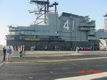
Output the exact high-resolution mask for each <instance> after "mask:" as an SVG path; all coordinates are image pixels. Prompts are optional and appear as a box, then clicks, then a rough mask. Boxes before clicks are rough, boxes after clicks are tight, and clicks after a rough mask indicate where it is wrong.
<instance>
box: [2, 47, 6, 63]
mask: <svg viewBox="0 0 107 80" xmlns="http://www.w3.org/2000/svg"><path fill="white" fill-rule="evenodd" d="M5 58H6V48H5V47H4V48H3V61H5Z"/></svg>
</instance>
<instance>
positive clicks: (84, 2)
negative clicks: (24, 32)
mask: <svg viewBox="0 0 107 80" xmlns="http://www.w3.org/2000/svg"><path fill="white" fill-rule="evenodd" d="M50 1H51V2H54V1H57V2H59V6H58V11H59V15H60V14H61V13H62V12H69V13H73V14H78V15H82V16H87V15H88V16H90V18H91V19H94V20H96V29H100V28H104V17H103V16H104V14H105V13H107V0H50ZM32 9H33V7H32V5H31V4H30V0H0V28H1V29H0V34H1V35H0V44H5V35H6V34H8V27H7V26H8V25H14V26H18V25H30V24H32V23H33V21H34V19H35V18H34V15H32V14H29V12H28V10H32Z"/></svg>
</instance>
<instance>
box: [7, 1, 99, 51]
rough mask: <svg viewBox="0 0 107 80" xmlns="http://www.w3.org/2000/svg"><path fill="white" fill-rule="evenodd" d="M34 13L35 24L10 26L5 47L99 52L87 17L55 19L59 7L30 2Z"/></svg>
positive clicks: (93, 22)
mask: <svg viewBox="0 0 107 80" xmlns="http://www.w3.org/2000/svg"><path fill="white" fill-rule="evenodd" d="M30 2H31V3H32V4H33V5H36V8H35V9H36V10H34V11H29V12H30V13H32V14H35V17H36V19H35V21H34V24H32V25H29V26H17V27H15V26H9V34H8V35H6V41H7V46H13V47H14V49H17V48H18V47H19V46H23V47H24V48H25V49H26V50H31V49H33V50H75V49H76V47H80V48H81V49H82V48H90V49H92V50H97V49H98V43H97V40H96V34H95V21H94V20H90V18H89V16H79V15H76V14H72V13H67V12H63V13H62V14H61V15H60V16H59V15H58V9H57V6H58V3H57V2H54V3H50V1H49V0H31V1H30Z"/></svg>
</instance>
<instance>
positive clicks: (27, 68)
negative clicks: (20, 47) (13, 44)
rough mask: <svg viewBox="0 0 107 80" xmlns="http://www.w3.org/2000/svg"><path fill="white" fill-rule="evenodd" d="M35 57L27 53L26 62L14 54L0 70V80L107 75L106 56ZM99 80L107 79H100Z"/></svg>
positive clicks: (47, 79)
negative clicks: (106, 73)
mask: <svg viewBox="0 0 107 80" xmlns="http://www.w3.org/2000/svg"><path fill="white" fill-rule="evenodd" d="M35 53H36V54H35ZM35 53H33V52H26V54H25V55H24V57H23V58H20V57H19V54H18V53H17V52H16V53H15V54H12V55H11V58H10V60H9V62H4V64H3V65H2V67H0V80H61V79H65V78H70V77H71V78H72V77H78V76H85V75H91V74H95V73H103V72H107V55H106V52H104V53H103V52H102V53H101V54H99V53H97V52H96V53H95V52H94V53H93V54H92V52H91V55H90V54H89V55H83V53H81V54H76V55H75V53H67V55H66V52H65V53H63V55H62V54H61V52H58V53H59V54H60V55H61V56H59V54H57V55H55V54H54V53H51V54H50V52H48V53H46V54H48V55H47V56H46V55H45V56H44V54H43V52H39V53H40V54H39V55H38V53H37V52H35ZM85 53H87V52H85ZM42 54H43V55H42ZM71 54H72V55H71ZM52 55H54V56H52ZM65 80H66V79H65ZM70 80H71V79H70ZM75 80H76V79H75ZM78 80H83V79H78ZM85 80H89V79H85ZM94 80H97V79H94ZM98 80H107V78H106V76H104V77H99V78H98Z"/></svg>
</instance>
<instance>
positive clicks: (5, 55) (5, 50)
mask: <svg viewBox="0 0 107 80" xmlns="http://www.w3.org/2000/svg"><path fill="white" fill-rule="evenodd" d="M11 54H12V48H11V47H10V46H9V47H3V61H8V60H9V56H10V55H11Z"/></svg>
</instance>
